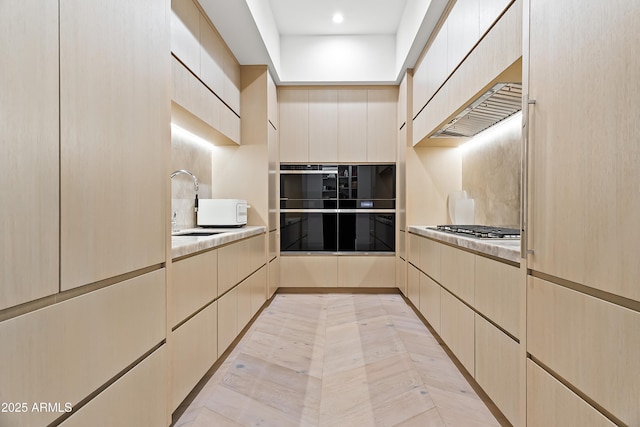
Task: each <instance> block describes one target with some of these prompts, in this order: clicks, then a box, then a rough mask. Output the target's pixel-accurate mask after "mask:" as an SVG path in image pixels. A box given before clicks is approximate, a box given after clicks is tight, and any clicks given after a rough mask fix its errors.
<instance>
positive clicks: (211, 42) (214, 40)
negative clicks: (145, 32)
mask: <svg viewBox="0 0 640 427" xmlns="http://www.w3.org/2000/svg"><path fill="white" fill-rule="evenodd" d="M174 1H175V0H174ZM174 13H175V12H174ZM199 17H200V70H201V71H200V78H201V79H202V81H203V82H204V83H205V84H206V85H207V86H209V88H210V89H211V90H212V91H214V92H215V93H216V94H217V95H218V96H219V97H221V98H222V94H223V92H224V85H225V75H224V51H225V49H226V48H225V46H224V42H223V41H222V39H221V38H220V37H219V36H218V34H216V32H215V31H214V29H213V28H211V26H210V25H209V22H207V20H206V19H205V17H204V16H202V15H199ZM171 36H172V39H173V37H174V36H173V34H172V35H171Z"/></svg>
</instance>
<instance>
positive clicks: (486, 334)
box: [475, 314, 550, 425]
mask: <svg viewBox="0 0 640 427" xmlns="http://www.w3.org/2000/svg"><path fill="white" fill-rule="evenodd" d="M475 316H476V317H475V322H476V323H475V328H476V329H475V339H476V348H475V351H476V354H475V356H476V365H475V369H476V373H475V379H476V381H478V384H480V386H481V387H482V389H483V390H484V391H485V392H486V393H487V394H488V395H489V397H490V398H491V400H492V401H493V402H494V403H495V404H496V405H497V406H498V408H500V411H502V413H503V414H504V415H505V417H507V419H508V420H509V422H511V424H513V425H518V421H519V413H520V411H519V405H520V393H521V385H520V381H519V379H520V372H519V370H520V361H519V359H518V356H519V352H520V346H519V344H518V343H517V342H516V341H514V340H512V339H511V338H510V337H509V336H507V335H506V334H504V333H503V332H502V331H500V330H499V329H498V328H496V327H495V326H493V325H492V324H491V323H489V322H487V321H486V320H485V319H483V318H482V317H481V316H479V315H477V314H476V315H475ZM534 425H545V424H534ZM546 425H550V424H546Z"/></svg>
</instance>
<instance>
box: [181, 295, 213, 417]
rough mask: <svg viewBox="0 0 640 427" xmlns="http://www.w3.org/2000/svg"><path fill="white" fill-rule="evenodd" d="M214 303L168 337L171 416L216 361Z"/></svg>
mask: <svg viewBox="0 0 640 427" xmlns="http://www.w3.org/2000/svg"><path fill="white" fill-rule="evenodd" d="M217 338H218V303H217V302H213V303H212V304H210V305H208V306H207V307H206V308H205V309H204V310H202V311H200V312H199V313H198V314H196V315H195V316H193V317H192V318H191V319H189V320H188V321H187V322H186V323H184V324H183V325H181V326H180V327H179V328H178V329H176V330H175V331H173V332H172V333H171V347H170V348H171V364H170V366H171V378H172V380H171V384H172V386H171V412H173V411H175V410H176V408H178V406H179V405H180V403H181V402H182V401H183V400H184V398H185V397H187V395H188V394H189V392H191V390H192V389H193V388H194V387H195V386H196V384H198V382H199V381H200V379H202V377H203V376H204V374H205V373H206V372H207V371H208V370H209V368H211V366H212V365H213V364H214V363H215V361H216V360H217V358H218V343H217V341H218V339H217Z"/></svg>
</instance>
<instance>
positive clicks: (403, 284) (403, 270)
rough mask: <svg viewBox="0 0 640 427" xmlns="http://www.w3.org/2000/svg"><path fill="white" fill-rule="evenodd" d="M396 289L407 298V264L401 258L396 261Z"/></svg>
mask: <svg viewBox="0 0 640 427" xmlns="http://www.w3.org/2000/svg"><path fill="white" fill-rule="evenodd" d="M396 287H397V288H398V289H400V292H402V294H403V295H404V296H407V262H406V261H405V260H403V259H402V258H397V260H396Z"/></svg>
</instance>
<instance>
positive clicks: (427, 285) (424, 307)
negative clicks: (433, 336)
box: [420, 273, 442, 333]
mask: <svg viewBox="0 0 640 427" xmlns="http://www.w3.org/2000/svg"><path fill="white" fill-rule="evenodd" d="M441 289H442V288H441V287H440V285H438V284H437V283H436V282H434V281H433V280H431V278H430V277H429V276H427V275H425V274H423V273H420V313H422V315H423V316H424V318H425V319H427V322H429V324H430V325H431V327H433V329H435V331H436V332H437V333H440V291H441Z"/></svg>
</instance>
